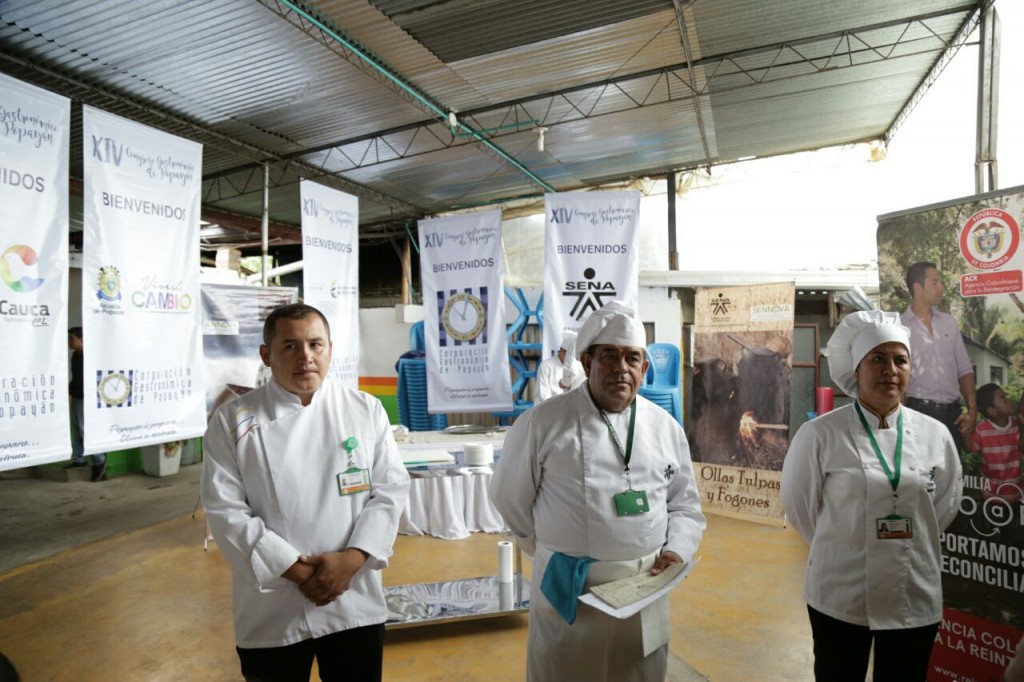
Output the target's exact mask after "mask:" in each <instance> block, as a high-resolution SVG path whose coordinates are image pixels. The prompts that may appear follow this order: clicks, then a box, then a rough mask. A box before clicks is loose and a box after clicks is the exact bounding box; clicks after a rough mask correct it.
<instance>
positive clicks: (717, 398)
mask: <svg viewBox="0 0 1024 682" xmlns="http://www.w3.org/2000/svg"><path fill="white" fill-rule="evenodd" d="M795 296H796V288H795V286H794V285H793V284H791V283H784V284H757V285H753V286H737V287H715V288H707V289H703V288H702V289H697V294H696V298H695V301H694V330H693V331H694V342H693V346H694V348H693V355H694V357H693V392H692V396H691V398H692V407H691V409H690V414H689V419H688V420H687V424H688V429H687V437H688V440H689V441H690V455H691V457H692V458H693V469H694V471H695V472H696V473H697V480H698V487H699V488H700V491H701V493H702V500H701V502H702V503H703V505H704V509H706V510H711V511H716V512H719V513H725V514H729V515H739V516H743V517H745V518H753V519H757V520H769V519H772V520H775V519H782V517H783V515H784V512H783V509H782V503H781V501H780V500H779V489H780V482H781V479H782V462H783V460H784V459H785V457H786V451H787V450H788V449H789V436H790V434H789V423H790V422H789V393H790V377H791V373H792V367H791V362H792V352H793V314H794V312H793V311H794V307H795Z"/></svg>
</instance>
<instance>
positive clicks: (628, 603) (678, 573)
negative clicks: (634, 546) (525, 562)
mask: <svg viewBox="0 0 1024 682" xmlns="http://www.w3.org/2000/svg"><path fill="white" fill-rule="evenodd" d="M699 561H700V557H697V558H696V559H694V560H693V561H691V562H690V563H688V564H673V565H672V566H669V567H668V568H666V569H665V570H664V571H662V572H661V573H659V574H658V575H651V574H650V572H648V571H644V572H643V573H640V574H638V575H634V576H631V577H629V578H623V579H622V580H613V581H612V582H610V583H604V584H603V585H594V586H593V587H592V588H590V592H588V593H586V594H581V595H580V601H581V602H583V603H584V604H587V605H589V606H593V607H594V608H595V609H598V610H600V611H604V612H605V613H607V614H608V615H610V616H614V617H615V618H623V619H624V618H629V617H630V616H632V615H634V614H636V613H639V612H640V610H641V609H643V608H644V607H645V606H647V605H648V604H651V603H653V602H655V601H657V600H658V599H660V598H661V597H662V596H664V595H666V594H668V593H669V591H670V590H671V589H672V588H673V587H675V586H676V585H678V584H679V583H680V582H682V580H683V578H685V577H686V576H688V575H689V574H690V571H692V570H693V567H694V566H696V565H697V562H699Z"/></svg>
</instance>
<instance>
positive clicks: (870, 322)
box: [828, 310, 910, 397]
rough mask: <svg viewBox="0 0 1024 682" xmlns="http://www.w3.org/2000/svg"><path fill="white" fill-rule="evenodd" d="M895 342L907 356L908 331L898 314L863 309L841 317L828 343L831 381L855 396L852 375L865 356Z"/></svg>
mask: <svg viewBox="0 0 1024 682" xmlns="http://www.w3.org/2000/svg"><path fill="white" fill-rule="evenodd" d="M890 341H895V342H896V343H901V344H903V346H904V348H906V349H907V353H908V354H909V353H910V330H909V329H907V328H906V327H904V326H903V324H902V323H901V322H900V315H899V313H889V312H883V311H881V310H862V311H859V312H856V313H850V314H849V315H847V316H846V317H844V318H843V320H842V322H840V323H839V326H838V327H836V331H835V333H833V334H832V338H831V339H829V341H828V368H829V373H830V374H831V375H832V381H834V382H835V383H836V385H837V386H839V388H841V389H843V393H845V394H846V395H848V396H853V397H856V396H857V378H856V377H855V376H854V375H853V373H854V372H855V371H856V370H857V365H859V364H860V361H861V360H863V359H864V356H865V355H867V354H868V353H870V352H871V350H872V349H873V348H875V346H878V345H879V344H883V343H888V342H890Z"/></svg>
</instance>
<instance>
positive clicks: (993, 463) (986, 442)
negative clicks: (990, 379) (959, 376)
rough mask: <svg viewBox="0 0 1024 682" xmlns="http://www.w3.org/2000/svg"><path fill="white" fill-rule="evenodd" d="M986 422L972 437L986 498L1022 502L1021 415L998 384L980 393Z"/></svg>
mask: <svg viewBox="0 0 1024 682" xmlns="http://www.w3.org/2000/svg"><path fill="white" fill-rule="evenodd" d="M978 414H980V415H982V416H983V417H984V419H982V420H981V421H980V422H979V423H978V426H977V427H976V428H975V430H974V433H973V434H972V435H971V440H970V448H971V451H972V452H978V453H981V475H982V478H983V480H984V487H983V489H982V493H981V494H982V497H983V498H984V499H989V498H991V497H998V498H1000V499H1002V500H1005V501H1006V502H1008V503H1010V504H1016V503H1019V502H1020V501H1021V476H1020V460H1021V453H1022V443H1021V439H1020V412H1019V410H1018V407H1017V405H1015V404H1014V402H1013V401H1012V400H1010V398H1008V397H1007V396H1006V393H1004V392H1003V389H1002V388H1001V387H1000V386H999V385H998V384H985V385H984V386H982V387H981V388H979V389H978Z"/></svg>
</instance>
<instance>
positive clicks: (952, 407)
mask: <svg viewBox="0 0 1024 682" xmlns="http://www.w3.org/2000/svg"><path fill="white" fill-rule="evenodd" d="M903 404H904V405H906V406H907V407H909V408H910V409H912V410H916V411H917V412H921V413H922V414H926V415H928V416H929V417H932V418H933V419H938V420H939V421H940V422H942V423H943V424H945V425H946V428H947V429H949V435H951V436H953V442H954V443H956V448H957V450H963V449H964V437H963V436H962V435H960V429H959V428H958V427H957V425H956V420H957V418H958V417H959V416H960V415H961V414H963V410H961V409H960V401H959V400H957V401H954V402H951V403H937V402H935V401H933V400H922V399H920V398H911V397H910V396H907V397H906V398H904V399H903Z"/></svg>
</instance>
